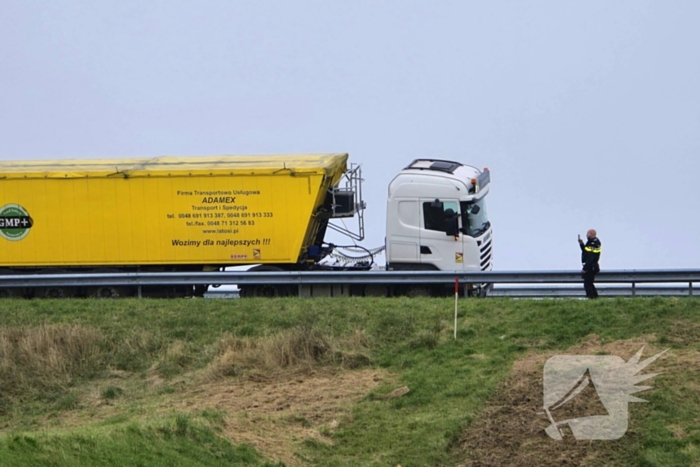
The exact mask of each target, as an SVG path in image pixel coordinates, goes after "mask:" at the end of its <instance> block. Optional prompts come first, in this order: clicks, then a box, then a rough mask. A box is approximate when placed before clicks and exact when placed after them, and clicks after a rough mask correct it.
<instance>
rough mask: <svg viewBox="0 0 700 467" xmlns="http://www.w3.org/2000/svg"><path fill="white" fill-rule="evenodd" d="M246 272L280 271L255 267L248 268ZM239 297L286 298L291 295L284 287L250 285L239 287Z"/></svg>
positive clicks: (267, 267) (287, 288)
mask: <svg viewBox="0 0 700 467" xmlns="http://www.w3.org/2000/svg"><path fill="white" fill-rule="evenodd" d="M248 272H282V269H280V268H278V267H275V266H256V267H253V268H250V269H249V270H248ZM240 289H241V291H240V297H241V298H248V297H265V298H273V297H287V296H289V295H291V289H290V288H289V287H287V286H285V285H275V284H250V285H243V286H240Z"/></svg>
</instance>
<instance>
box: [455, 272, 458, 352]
mask: <svg viewBox="0 0 700 467" xmlns="http://www.w3.org/2000/svg"><path fill="white" fill-rule="evenodd" d="M458 303H459V277H455V340H457V306H458Z"/></svg>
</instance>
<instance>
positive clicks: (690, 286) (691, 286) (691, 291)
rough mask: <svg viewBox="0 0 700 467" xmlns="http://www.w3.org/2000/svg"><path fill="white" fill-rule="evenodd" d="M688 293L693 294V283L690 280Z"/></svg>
mask: <svg viewBox="0 0 700 467" xmlns="http://www.w3.org/2000/svg"><path fill="white" fill-rule="evenodd" d="M688 295H690V296H691V297H692V296H693V283H692V282H688Z"/></svg>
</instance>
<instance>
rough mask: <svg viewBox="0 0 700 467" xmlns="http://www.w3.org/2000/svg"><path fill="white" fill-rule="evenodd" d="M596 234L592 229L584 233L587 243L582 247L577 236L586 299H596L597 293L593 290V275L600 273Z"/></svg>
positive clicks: (582, 244)
mask: <svg viewBox="0 0 700 467" xmlns="http://www.w3.org/2000/svg"><path fill="white" fill-rule="evenodd" d="M597 235H598V233H597V232H596V231H595V230H594V229H590V230H588V232H586V238H587V239H588V241H587V242H586V244H585V245H584V243H583V240H581V236H580V235H579V236H578V244H579V246H580V247H581V263H582V264H583V267H582V268H581V276H582V277H583V288H584V289H585V291H586V297H588V298H598V291H597V290H596V288H595V275H596V274H598V273H599V272H600V266H599V265H598V261H599V260H600V240H598V236H597Z"/></svg>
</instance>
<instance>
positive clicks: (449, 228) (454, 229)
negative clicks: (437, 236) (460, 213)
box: [445, 209, 459, 237]
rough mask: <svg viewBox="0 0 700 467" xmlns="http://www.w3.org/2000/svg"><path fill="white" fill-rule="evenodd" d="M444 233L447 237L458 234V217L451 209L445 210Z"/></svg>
mask: <svg viewBox="0 0 700 467" xmlns="http://www.w3.org/2000/svg"><path fill="white" fill-rule="evenodd" d="M445 234H446V235H447V236H449V237H456V236H457V235H459V218H458V217H457V213H455V212H454V211H453V210H452V209H447V210H446V211H445Z"/></svg>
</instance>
